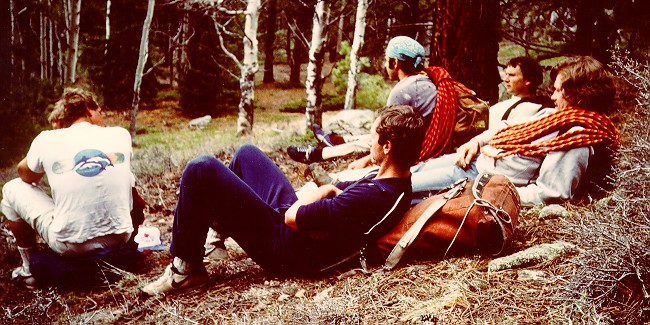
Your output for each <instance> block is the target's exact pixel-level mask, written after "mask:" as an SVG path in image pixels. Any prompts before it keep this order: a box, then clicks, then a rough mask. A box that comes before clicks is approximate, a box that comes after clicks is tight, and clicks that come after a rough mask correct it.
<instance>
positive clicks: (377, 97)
mask: <svg viewBox="0 0 650 325" xmlns="http://www.w3.org/2000/svg"><path fill="white" fill-rule="evenodd" d="M391 88H392V86H391V85H390V84H389V83H387V82H386V80H384V77H382V76H380V75H371V74H367V73H361V74H360V75H359V91H358V92H357V107H358V108H370V109H378V108H381V107H384V106H385V105H386V101H388V94H390V90H391Z"/></svg>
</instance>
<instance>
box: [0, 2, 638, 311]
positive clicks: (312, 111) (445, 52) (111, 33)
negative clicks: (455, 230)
mask: <svg viewBox="0 0 650 325" xmlns="http://www.w3.org/2000/svg"><path fill="white" fill-rule="evenodd" d="M649 30H650V1H638V0H595V1H589V0H569V1H559V0H541V1H536V2H535V3H532V2H530V1H524V0H421V1H420V0H406V1H392V0H387V1H376V0H375V1H367V0H359V1H349V0H338V1H322V0H321V1H313V0H310V1H300V0H291V1H277V0H267V1H264V2H261V1H258V0H248V1H234V0H224V1H174V0H166V1H157V0H156V1H154V0H149V1H148V2H145V1H137V2H133V1H126V0H107V1H105V2H104V1H92V2H90V1H86V2H82V1H81V0H61V1H54V0H24V1H21V0H9V1H2V2H1V3H0V100H1V101H0V102H1V103H2V105H1V106H0V119H1V120H2V121H3V128H0V166H3V167H6V169H5V170H9V169H12V166H14V165H15V163H16V162H17V160H18V159H21V158H22V157H23V156H24V154H25V153H26V151H27V149H28V147H29V143H30V142H31V140H32V139H33V137H34V136H35V135H36V134H38V132H40V131H41V130H44V129H47V128H49V125H48V123H47V120H46V117H47V115H48V113H49V111H50V110H51V105H52V103H53V102H54V101H55V100H56V99H57V98H58V96H59V95H60V94H61V92H62V90H63V88H64V87H66V86H71V85H75V86H80V87H83V88H86V89H89V90H91V91H92V92H94V93H95V94H96V95H97V97H98V100H99V101H100V103H101V105H102V107H103V108H104V110H105V112H106V113H105V114H106V116H107V120H108V121H109V122H111V123H112V124H118V125H123V126H125V127H127V128H130V129H131V131H132V134H133V135H134V142H135V144H136V145H137V147H138V148H139V152H137V154H136V161H134V171H135V173H136V175H137V176H138V179H139V181H141V182H142V183H141V184H140V186H141V188H140V190H141V191H142V192H143V196H144V197H145V199H147V201H148V202H149V203H150V204H151V206H150V207H149V208H148V210H147V215H148V217H147V218H148V220H147V222H148V223H150V224H154V225H157V226H158V227H160V228H161V229H163V240H168V239H169V238H168V236H169V235H168V233H166V231H165V230H167V231H168V230H169V229H168V227H170V225H169V221H170V215H171V211H173V205H174V203H175V191H176V183H177V181H178V177H179V175H180V174H179V173H180V170H182V167H183V166H184V162H185V161H186V160H187V159H188V157H189V158H191V156H192V155H193V154H194V153H196V152H199V151H204V152H205V151H207V152H213V153H215V154H216V155H217V156H219V157H220V158H221V159H224V160H228V158H229V157H230V156H231V154H232V151H233V148H234V147H235V146H236V145H237V144H239V143H241V142H242V141H249V140H247V139H253V140H252V141H254V142H255V143H256V144H258V145H261V146H262V147H263V148H265V151H267V152H275V154H274V156H273V159H274V160H275V161H276V162H277V163H278V164H279V165H280V166H281V168H283V170H285V171H287V172H288V173H289V174H290V177H291V178H292V183H293V184H294V185H296V186H299V185H300V184H301V183H300V182H302V181H303V180H304V177H305V176H304V175H303V173H302V171H303V170H302V169H301V168H303V167H301V166H300V165H299V164H294V163H293V162H291V161H288V157H286V155H284V154H283V153H282V152H279V151H278V149H280V148H281V147H282V146H285V145H286V144H287V143H288V142H297V141H314V139H313V137H310V135H309V133H308V132H307V133H306V135H305V133H304V130H307V129H308V128H309V126H310V125H311V124H312V123H319V122H321V119H322V116H323V113H324V112H325V111H329V110H340V109H342V108H344V107H345V108H347V109H353V108H371V109H374V108H378V107H380V106H382V105H383V103H385V96H386V95H387V91H388V90H389V89H390V84H389V83H387V82H386V80H385V79H384V76H383V68H382V66H383V53H384V52H383V51H384V48H385V45H386V43H387V41H388V40H389V39H390V38H391V37H393V36H396V35H408V36H411V37H413V38H415V39H417V40H418V41H420V42H421V43H422V44H423V45H424V46H425V49H426V51H427V53H428V63H429V64H430V65H440V66H443V67H445V68H446V69H447V70H448V71H449V72H450V73H451V75H452V76H454V77H455V78H456V79H458V80H459V81H461V82H463V83H464V84H466V85H468V86H469V87H470V88H472V89H474V90H475V91H476V92H477V93H478V94H479V96H480V97H481V98H483V99H486V100H489V101H490V103H495V102H497V101H498V100H499V97H500V95H499V87H498V86H499V83H500V76H499V69H500V68H502V67H503V64H504V63H505V61H507V59H508V58H509V57H511V56H513V55H528V56H531V57H533V58H536V59H538V60H540V61H541V62H542V63H543V64H544V65H545V66H547V67H550V66H552V65H553V63H554V62H556V61H557V60H558V59H560V58H562V57H565V56H568V55H574V54H582V55H593V56H595V57H596V58H598V59H599V60H601V61H603V62H604V63H608V64H610V66H611V67H612V71H613V72H614V73H615V74H617V75H618V76H619V78H620V79H621V80H622V81H621V83H622V84H625V81H627V82H629V83H632V86H631V87H629V85H628V87H622V88H624V89H627V90H626V91H624V92H622V93H621V95H619V102H621V103H622V107H625V108H626V109H627V110H626V111H624V112H621V113H620V114H619V115H618V116H615V117H614V119H615V122H617V123H621V124H619V128H622V132H623V133H624V135H625V139H626V142H627V143H628V146H629V147H625V148H626V149H625V148H624V150H623V153H624V155H630V154H634V156H632V157H627V156H625V157H624V158H625V159H622V160H623V163H621V164H620V166H621V167H620V168H621V169H620V170H619V171H618V174H616V175H615V176H613V180H614V182H617V184H619V185H621V186H622V187H621V189H620V190H619V191H617V192H615V194H614V196H612V197H609V198H608V200H607V201H604V202H601V201H599V202H595V203H594V204H587V205H578V206H573V205H567V206H566V207H567V208H568V209H569V210H570V211H571V212H572V213H571V214H570V216H564V217H561V218H557V219H556V217H550V218H549V217H548V216H546V217H545V216H543V215H540V214H539V211H538V210H534V209H533V210H530V211H525V217H524V218H522V223H521V225H520V227H519V229H518V234H517V244H516V245H515V249H516V250H517V249H523V248H526V247H530V246H532V245H534V244H539V243H545V242H551V241H554V240H558V239H563V240H570V241H571V242H573V243H582V244H583V247H581V249H583V250H586V251H587V253H585V251H582V253H581V254H577V256H574V257H573V258H572V259H571V260H570V261H568V262H567V261H564V262H562V263H558V262H547V263H542V265H541V266H536V268H538V269H540V270H542V271H543V272H547V273H548V274H552V275H553V276H549V277H548V279H547V280H544V281H546V282H544V281H542V282H538V283H535V284H532V285H531V284H530V283H526V284H523V285H522V284H521V282H518V280H517V279H513V278H512V277H513V275H512V274H509V273H504V274H486V273H485V272H484V268H485V264H486V260H485V259H481V258H468V259H463V258H460V259H451V260H449V261H444V262H441V263H437V264H436V263H433V264H425V265H411V266H409V267H405V268H403V269H400V270H398V271H396V272H393V273H390V274H373V275H371V276H364V275H357V276H352V277H343V278H338V279H337V278H327V277H326V278H322V279H316V280H293V279H275V278H269V277H266V276H265V275H264V273H263V272H262V271H261V270H260V269H259V268H256V267H255V266H254V265H253V263H252V262H250V260H247V259H246V258H245V254H243V253H242V252H236V253H235V254H233V253H232V252H231V256H230V258H231V260H230V261H226V262H221V263H222V264H217V265H213V266H212V267H211V271H213V273H216V274H217V277H216V280H214V282H219V284H218V285H216V286H213V287H212V289H208V290H204V291H203V292H201V294H200V295H196V294H192V293H190V294H188V295H185V296H181V297H180V298H178V299H176V300H167V299H165V300H162V301H161V300H145V301H140V300H138V299H137V298H136V297H137V292H138V291H139V290H138V288H139V287H141V286H142V283H143V281H147V279H148V278H152V277H153V276H155V275H157V274H158V273H160V270H161V267H163V266H164V265H165V263H166V262H165V261H164V260H165V259H168V256H166V255H164V254H154V258H153V260H150V261H149V263H150V265H149V266H148V268H147V269H146V272H147V273H145V274H144V275H143V276H144V278H140V277H138V276H136V277H133V276H124V280H123V281H122V282H120V283H118V284H117V287H116V288H117V289H119V290H116V291H113V288H115V287H111V288H110V289H111V290H110V291H107V290H105V289H98V290H95V291H91V292H82V293H79V292H67V291H56V290H52V289H50V290H45V291H37V292H36V293H34V294H30V293H23V292H19V291H17V290H18V289H17V287H15V286H12V285H11V284H10V283H8V281H7V283H5V281H4V278H6V277H7V276H8V274H9V273H10V268H8V266H7V267H3V268H2V274H4V277H3V281H0V296H1V299H0V300H1V301H3V302H5V303H3V304H2V305H3V316H4V318H3V319H5V320H8V321H21V322H22V321H32V322H49V321H53V320H55V321H56V320H59V321H61V320H64V321H69V322H84V320H93V321H97V320H98V318H97V317H99V321H100V322H101V321H104V322H125V321H134V322H135V321H142V320H145V321H149V322H161V323H162V322H166V321H168V319H167V318H166V317H173V318H172V319H174V320H176V321H187V322H195V321H198V322H206V321H215V320H216V321H226V322H244V323H248V322H251V321H255V322H278V321H279V322H328V323H329V322H334V323H337V322H339V323H341V322H342V323H358V322H384V323H385V322H394V321H406V322H415V323H418V322H420V323H422V322H427V321H436V320H437V321H442V322H444V321H445V320H446V321H447V322H456V321H461V320H462V321H468V320H473V321H474V322H480V321H481V320H484V321H487V322H499V323H502V322H516V321H523V322H534V321H543V322H560V323H565V322H566V321H579V320H581V319H582V320H583V321H586V322H628V323H637V322H643V321H648V320H650V318H649V313H650V309H649V307H650V306H649V302H648V301H649V299H650V294H648V290H646V283H647V281H649V280H650V279H649V275H648V274H649V272H648V271H649V270H650V260H649V258H648V253H647V251H648V249H647V248H648V247H650V244H649V243H648V238H650V236H649V235H650V230H649V229H648V224H650V222H649V221H648V216H647V211H648V207H647V203H646V201H647V200H646V199H645V197H646V195H645V194H644V193H645V192H644V191H641V192H640V193H639V190H640V189H643V188H644V187H643V184H644V183H643V180H647V179H648V178H647V177H645V178H644V177H641V176H647V175H646V174H647V173H648V169H647V161H648V159H647V158H648V157H646V156H647V154H645V153H644V151H643V150H644V148H645V151H647V147H648V145H647V143H648V142H647V141H648V128H647V125H645V124H643V121H644V120H647V115H648V110H647V107H648V96H649V93H650V92H649V91H648V90H649V89H650V85H649V83H650V75H649V72H648V60H649V58H650V32H648V31H649ZM279 71H281V73H282V75H281V76H280V75H279V73H280V72H279ZM285 72H286V78H285ZM256 76H257V77H256ZM256 89H258V90H261V91H262V90H265V91H267V92H266V93H264V96H269V95H268V94H269V92H270V93H273V92H275V93H276V95H277V94H279V96H280V98H277V99H275V100H274V101H273V103H271V104H269V102H270V101H268V100H264V98H260V97H261V96H256V92H255V90H256ZM287 94H291V95H290V96H289V95H287ZM282 96H284V97H282ZM644 96H645V97H644ZM262 102H263V103H264V104H262ZM265 105H267V106H265ZM295 112H298V113H303V114H305V115H304V117H305V118H304V121H303V120H302V119H301V118H299V119H300V121H298V124H295V123H294V122H285V119H287V120H291V121H293V120H295V119H296V118H295V116H296V114H291V113H295ZM206 114H210V115H211V116H212V117H213V118H219V119H218V120H214V122H212V124H211V126H210V127H209V128H207V129H206V132H192V131H187V130H186V129H185V128H179V127H178V125H175V124H176V123H177V122H178V121H183V122H182V123H183V126H185V125H186V122H187V120H189V119H190V118H195V117H200V116H203V115H206ZM287 116H291V117H289V118H288V117H287ZM222 117H223V119H220V118H222ZM233 117H236V118H233ZM256 117H257V118H256ZM628 120H633V121H637V122H638V123H637V124H634V123H628V122H627V121H628ZM624 122H625V124H623V123H624ZM623 125H625V127H623ZM296 127H297V128H299V129H302V131H303V132H299V133H292V132H289V133H288V137H280V136H277V134H285V133H282V132H281V131H282V130H280V129H285V128H296ZM164 133H167V134H166V136H167V138H165V135H164ZM285 135H286V134H285ZM264 138H266V139H274V140H276V141H279V142H273V143H271V142H270V141H271V140H268V141H267V140H261V139H264ZM278 139H279V140H278ZM161 143H165V145H164V146H161V145H160V144H161ZM184 147H200V148H199V149H196V148H194V149H192V150H190V151H188V152H183V153H182V154H181V153H179V152H180V151H181V149H182V148H184ZM344 163H345V161H334V162H332V164H331V166H333V167H331V168H341V167H342V166H344ZM11 175H13V174H12V173H6V172H4V171H3V174H2V178H1V179H0V181H1V183H4V182H6V181H7V180H8V179H10V178H9V177H11ZM629 175H637V176H639V177H637V178H636V179H630V177H629ZM14 176H15V175H14ZM582 218H590V220H592V221H593V223H594V224H596V225H595V226H594V225H591V224H590V225H584V224H582V221H581V220H582ZM630 220H632V226H631V225H630V224H629V222H630ZM637 220H640V221H638V222H637ZM539 224H544V226H545V227H544V229H541V227H537V226H538V225H539ZM2 230H3V231H4V232H3V234H2V236H0V237H2V239H3V241H2V242H3V247H1V249H0V261H2V262H6V263H3V265H5V264H6V265H14V264H16V263H17V262H16V258H17V257H16V256H15V254H13V251H15V249H13V248H12V247H11V245H12V244H11V243H10V236H8V235H7V234H6V230H4V228H3V229H2ZM603 238H604V239H603ZM5 239H6V242H5ZM597 239H600V240H597ZM603 240H604V241H605V243H603ZM588 248H594V249H593V250H591V251H590V250H589V249H588ZM596 248H597V249H596ZM229 249H230V247H229ZM421 279H426V280H428V281H420V280H421ZM549 279H550V280H549ZM448 280H449V282H448ZM305 290H306V292H307V293H304V292H303V291H305ZM116 292H118V293H116ZM120 292H121V293H120ZM225 292H227V293H228V294H226V295H225V296H224V295H223V293H225ZM301 292H303V293H302V294H301ZM405 292H409V294H408V295H406V296H404V295H405ZM433 296H442V297H443V298H444V299H443V300H442V301H440V300H434V299H433V298H432V297H433ZM292 299H293V300H296V301H300V302H301V303H300V304H291V305H288V304H287V301H290V302H291V301H293V300H292ZM304 299H307V303H305V302H304V301H305V300H304ZM450 299H451V300H450ZM74 303H78V304H77V305H74V306H73V304H74ZM104 305H105V306H104Z"/></svg>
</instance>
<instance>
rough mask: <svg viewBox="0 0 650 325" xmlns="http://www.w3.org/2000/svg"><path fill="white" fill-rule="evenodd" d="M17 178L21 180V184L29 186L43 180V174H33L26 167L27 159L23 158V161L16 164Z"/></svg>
mask: <svg viewBox="0 0 650 325" xmlns="http://www.w3.org/2000/svg"><path fill="white" fill-rule="evenodd" d="M18 176H19V177H20V179H22V180H23V182H25V183H30V184H31V183H38V181H40V180H41V178H43V173H36V172H33V171H32V170H31V169H29V166H28V165H27V158H23V160H21V161H20V162H19V163H18Z"/></svg>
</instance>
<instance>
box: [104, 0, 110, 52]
mask: <svg viewBox="0 0 650 325" xmlns="http://www.w3.org/2000/svg"><path fill="white" fill-rule="evenodd" d="M105 38H106V39H105V41H106V44H105V45H104V46H105V47H104V56H106V54H107V53H108V41H109V40H110V39H111V0H106V36H105Z"/></svg>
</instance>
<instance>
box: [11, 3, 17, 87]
mask: <svg viewBox="0 0 650 325" xmlns="http://www.w3.org/2000/svg"><path fill="white" fill-rule="evenodd" d="M9 17H11V18H10V19H11V36H10V40H9V46H10V48H9V62H10V63H11V67H12V69H11V70H10V72H9V77H10V78H9V82H10V83H13V81H14V69H13V67H15V66H16V57H15V55H14V51H15V46H16V20H15V19H16V17H15V16H14V0H9ZM9 89H13V87H9Z"/></svg>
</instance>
